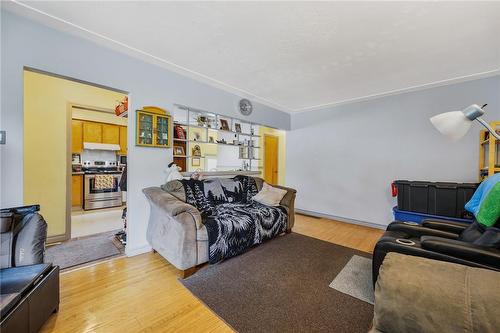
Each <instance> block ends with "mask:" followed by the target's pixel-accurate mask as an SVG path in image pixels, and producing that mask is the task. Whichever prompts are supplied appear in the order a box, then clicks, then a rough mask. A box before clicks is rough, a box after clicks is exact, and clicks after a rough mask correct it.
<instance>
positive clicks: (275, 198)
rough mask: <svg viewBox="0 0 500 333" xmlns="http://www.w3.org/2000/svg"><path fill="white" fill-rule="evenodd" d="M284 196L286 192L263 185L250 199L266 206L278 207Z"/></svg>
mask: <svg viewBox="0 0 500 333" xmlns="http://www.w3.org/2000/svg"><path fill="white" fill-rule="evenodd" d="M285 194H286V190H282V189H279V188H276V187H273V186H271V185H269V184H267V183H263V184H262V189H261V190H260V192H259V193H257V194H256V195H255V196H254V197H253V198H252V199H253V200H255V201H257V202H259V203H261V204H263V205H266V206H279V205H280V202H281V199H283V197H284V196H285Z"/></svg>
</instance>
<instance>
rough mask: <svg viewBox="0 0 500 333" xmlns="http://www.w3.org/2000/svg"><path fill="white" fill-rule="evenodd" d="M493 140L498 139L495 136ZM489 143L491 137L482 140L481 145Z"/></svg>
mask: <svg viewBox="0 0 500 333" xmlns="http://www.w3.org/2000/svg"><path fill="white" fill-rule="evenodd" d="M493 140H494V141H498V139H497V138H493ZM488 143H490V139H486V140H483V141H481V145H484V144H488Z"/></svg>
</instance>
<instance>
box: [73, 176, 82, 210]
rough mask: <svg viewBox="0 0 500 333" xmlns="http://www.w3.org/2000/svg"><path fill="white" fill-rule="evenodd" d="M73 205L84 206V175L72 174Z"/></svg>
mask: <svg viewBox="0 0 500 333" xmlns="http://www.w3.org/2000/svg"><path fill="white" fill-rule="evenodd" d="M71 206H72V207H82V206H83V175H72V176H71Z"/></svg>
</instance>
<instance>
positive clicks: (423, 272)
mask: <svg viewBox="0 0 500 333" xmlns="http://www.w3.org/2000/svg"><path fill="white" fill-rule="evenodd" d="M498 281H500V272H495V271H492V270H486V269H482V268H473V267H468V266H463V265H458V264H453V263H449V262H444V261H438V260H431V259H426V258H421V257H414V256H409V255H403V254H399V253H395V252H391V253H389V254H387V256H386V257H385V260H384V262H383V264H382V267H381V269H380V274H379V277H378V279H377V283H376V286H375V308H374V319H373V330H372V331H373V332H378V331H380V332H495V331H496V330H497V329H498V327H500V316H498V305H497V304H498V300H499V299H500V289H499V288H498Z"/></svg>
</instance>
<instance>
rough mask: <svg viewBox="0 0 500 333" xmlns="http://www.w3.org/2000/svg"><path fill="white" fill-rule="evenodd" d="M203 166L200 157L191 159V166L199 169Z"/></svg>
mask: <svg viewBox="0 0 500 333" xmlns="http://www.w3.org/2000/svg"><path fill="white" fill-rule="evenodd" d="M200 165H201V161H200V158H199V157H193V158H192V159H191V166H194V167H198V166H200Z"/></svg>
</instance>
